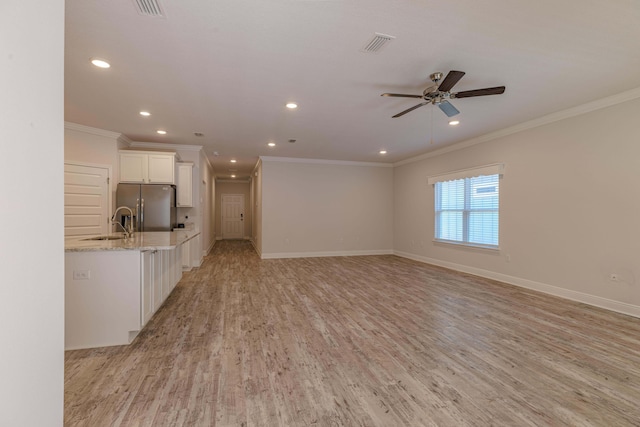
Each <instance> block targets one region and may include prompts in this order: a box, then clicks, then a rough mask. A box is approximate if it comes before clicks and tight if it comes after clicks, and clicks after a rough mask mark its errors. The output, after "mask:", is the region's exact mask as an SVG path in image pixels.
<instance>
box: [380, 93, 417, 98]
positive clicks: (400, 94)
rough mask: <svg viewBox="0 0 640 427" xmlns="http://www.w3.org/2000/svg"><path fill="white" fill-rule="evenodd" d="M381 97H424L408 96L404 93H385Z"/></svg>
mask: <svg viewBox="0 0 640 427" xmlns="http://www.w3.org/2000/svg"><path fill="white" fill-rule="evenodd" d="M380 96H396V97H399V98H422V95H406V94H403V93H383V94H382V95H380Z"/></svg>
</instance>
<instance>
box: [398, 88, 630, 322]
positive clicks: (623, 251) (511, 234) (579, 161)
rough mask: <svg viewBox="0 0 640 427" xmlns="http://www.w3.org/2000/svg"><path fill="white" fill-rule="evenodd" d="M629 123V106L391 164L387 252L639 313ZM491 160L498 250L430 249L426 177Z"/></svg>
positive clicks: (430, 215) (429, 195)
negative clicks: (496, 178) (496, 167)
mask: <svg viewBox="0 0 640 427" xmlns="http://www.w3.org/2000/svg"><path fill="white" fill-rule="evenodd" d="M638 117H640V99H635V100H632V101H628V102H624V103H621V104H618V105H614V106H611V107H608V108H604V109H600V110H596V111H592V112H589V113H587V114H582V115H579V116H575V117H571V118H568V119H564V120H560V121H556V122H553V123H550V124H546V125H543V126H540V127H536V128H532V129H529V130H525V131H522V132H519V133H515V134H512V135H509V136H505V137H502V138H498V139H495V140H493V141H490V142H485V143H481V144H478V145H473V146H470V147H468V148H464V149H461V150H458V151H453V152H449V153H445V154H442V155H438V156H435V157H431V158H426V159H423V160H420V161H417V162H412V163H408V164H404V165H401V166H398V167H396V168H395V170H394V172H395V203H394V205H395V227H394V234H395V243H394V247H395V250H396V253H398V254H400V255H404V256H408V257H412V258H415V259H420V260H423V261H427V262H432V263H435V264H440V265H444V266H449V267H453V268H456V269H459V270H462V271H468V272H471V273H475V274H479V275H483V276H486V277H493V278H496V279H499V280H503V281H506V282H509V283H513V284H517V285H521V286H526V287H530V288H534V289H538V290H541V291H544V292H549V293H553V294H556V295H560V296H564V297H567V298H572V299H575V300H579V301H583V302H588V303H590V304H594V305H599V306H602V307H607V308H610V309H614V310H617V311H621V312H625V313H629V314H634V315H638V316H640V287H639V286H640V283H638V280H639V279H640V263H638V256H639V255H640V227H639V226H638V224H639V221H640V163H639V162H640V142H639V141H640V124H639V123H638ZM491 163H504V164H505V166H506V172H505V175H504V177H503V179H502V180H501V182H500V249H501V250H500V252H492V251H487V250H477V249H462V248H459V247H454V246H449V245H444V244H435V243H433V242H432V239H433V222H434V218H433V188H432V187H430V186H428V185H427V177H428V176H430V175H437V174H440V173H443V172H447V171H454V170H459V169H465V168H470V167H474V166H481V165H486V164H491ZM610 273H616V274H618V276H619V278H620V280H619V281H617V282H612V281H610V280H609V274H610Z"/></svg>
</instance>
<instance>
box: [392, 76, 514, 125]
mask: <svg viewBox="0 0 640 427" xmlns="http://www.w3.org/2000/svg"><path fill="white" fill-rule="evenodd" d="M464 74H465V73H464V71H454V70H451V71H449V74H447V77H445V78H444V80H442V76H443V74H442V73H433V74H431V75H430V76H429V78H430V79H431V81H432V82H433V84H432V85H430V86H429V87H427V88H426V89H425V90H424V91H423V92H422V95H406V94H402V93H383V94H382V95H381V96H395V97H400V98H420V99H424V102H421V103H420V104H418V105H414V106H413V107H411V108H409V109H407V110H404V111H402V112H400V113H398V114H396V115H395V116H393V118H396V117H400V116H403V115H405V114H407V113H409V112H411V111H413V110H415V109H416V108H420V107H422V106H423V105H427V104H433V105H437V106H438V107H440V109H441V110H442V112H444V113H445V114H446V115H447V116H448V117H453V116H455V115H456V114H460V111H458V109H457V108H456V107H454V106H453V105H452V104H451V103H450V102H449V101H448V100H449V99H454V98H470V97H472V96H485V95H500V94H501V93H504V90H505V87H504V86H497V87H487V88H484V89H474V90H465V91H462V92H455V93H454V92H451V89H453V87H454V86H455V85H456V83H458V81H460V79H461V78H462V76H464ZM440 80H442V83H440Z"/></svg>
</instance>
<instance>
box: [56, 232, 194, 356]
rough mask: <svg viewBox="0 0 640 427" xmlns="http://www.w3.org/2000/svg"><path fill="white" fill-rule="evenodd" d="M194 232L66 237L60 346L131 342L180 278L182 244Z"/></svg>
mask: <svg viewBox="0 0 640 427" xmlns="http://www.w3.org/2000/svg"><path fill="white" fill-rule="evenodd" d="M199 234H200V233H199V232H197V231H194V230H179V231H173V232H142V233H135V234H134V235H133V236H132V237H131V238H129V239H122V238H120V239H115V240H87V239H88V238H90V237H91V236H83V237H79V238H72V239H68V240H66V241H65V349H66V350H72V349H81V348H93V347H104V346H111V345H127V344H130V343H131V342H132V341H133V339H134V338H135V337H136V336H137V335H138V333H139V332H140V331H141V330H142V328H143V327H144V326H145V324H146V323H147V322H148V321H149V319H151V317H152V316H153V314H154V313H155V312H156V311H157V310H158V309H159V308H160V306H161V305H162V303H163V302H164V301H165V300H166V299H167V297H168V296H169V294H170V293H171V291H172V290H173V289H174V287H175V286H176V284H177V283H178V282H179V281H180V278H181V277H182V255H181V254H182V245H184V244H185V243H187V242H188V241H190V240H191V239H193V238H195V237H196V236H198V235H199ZM113 236H114V237H119V236H121V234H119V235H113Z"/></svg>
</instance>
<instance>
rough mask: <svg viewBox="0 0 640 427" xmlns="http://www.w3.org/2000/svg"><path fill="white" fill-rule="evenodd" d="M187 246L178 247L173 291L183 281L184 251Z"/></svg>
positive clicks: (174, 263) (174, 265) (174, 264)
mask: <svg viewBox="0 0 640 427" xmlns="http://www.w3.org/2000/svg"><path fill="white" fill-rule="evenodd" d="M184 246H185V245H180V246H178V247H176V253H175V257H174V260H173V272H174V274H175V278H174V280H173V286H172V289H173V288H175V287H176V285H177V284H178V282H179V281H180V279H182V249H183V248H184Z"/></svg>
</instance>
